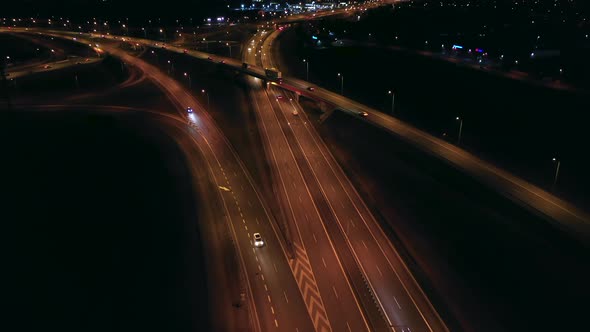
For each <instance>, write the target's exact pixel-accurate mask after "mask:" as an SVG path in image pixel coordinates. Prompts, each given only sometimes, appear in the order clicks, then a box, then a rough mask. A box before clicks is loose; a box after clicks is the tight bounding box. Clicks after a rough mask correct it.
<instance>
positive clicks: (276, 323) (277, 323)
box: [275, 319, 279, 327]
mask: <svg viewBox="0 0 590 332" xmlns="http://www.w3.org/2000/svg"><path fill="white" fill-rule="evenodd" d="M275 326H276V327H279V322H277V320H276V319H275Z"/></svg>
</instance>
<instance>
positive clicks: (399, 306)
mask: <svg viewBox="0 0 590 332" xmlns="http://www.w3.org/2000/svg"><path fill="white" fill-rule="evenodd" d="M393 299H394V300H395V303H396V304H397V307H398V308H400V310H401V309H402V306H401V305H399V302H397V297H395V296H394V297H393Z"/></svg>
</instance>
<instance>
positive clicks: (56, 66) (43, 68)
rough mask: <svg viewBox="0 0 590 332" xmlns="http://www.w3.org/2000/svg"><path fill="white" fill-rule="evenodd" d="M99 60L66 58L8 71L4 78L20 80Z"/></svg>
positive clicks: (98, 59)
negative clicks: (28, 76)
mask: <svg viewBox="0 0 590 332" xmlns="http://www.w3.org/2000/svg"><path fill="white" fill-rule="evenodd" d="M100 61H101V59H100V58H85V59H82V58H68V59H66V60H60V61H55V62H47V63H44V64H37V65H35V66H27V67H26V68H22V67H19V68H16V70H12V68H11V70H8V71H7V73H6V76H7V77H8V79H9V80H13V79H17V78H21V77H23V76H27V75H32V74H35V73H45V72H49V71H54V70H61V69H65V68H68V67H72V66H81V65H87V64H92V63H97V62H100Z"/></svg>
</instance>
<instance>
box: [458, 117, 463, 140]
mask: <svg viewBox="0 0 590 332" xmlns="http://www.w3.org/2000/svg"><path fill="white" fill-rule="evenodd" d="M457 120H458V121H459V136H458V137H457V145H459V144H461V133H462V132H463V118H461V117H457Z"/></svg>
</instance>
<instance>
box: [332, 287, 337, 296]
mask: <svg viewBox="0 0 590 332" xmlns="http://www.w3.org/2000/svg"><path fill="white" fill-rule="evenodd" d="M332 290H333V291H334V295H336V299H338V292H336V287H334V286H332Z"/></svg>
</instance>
